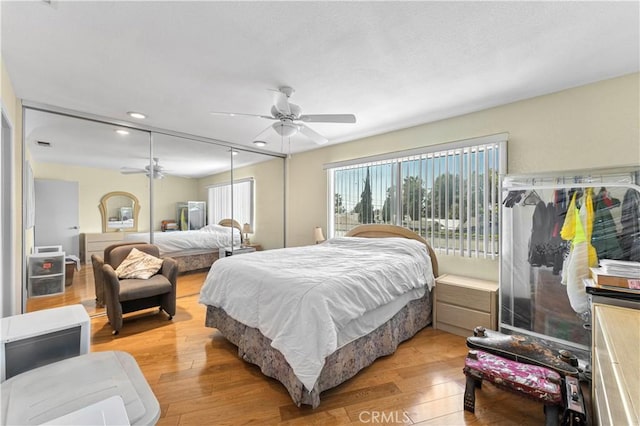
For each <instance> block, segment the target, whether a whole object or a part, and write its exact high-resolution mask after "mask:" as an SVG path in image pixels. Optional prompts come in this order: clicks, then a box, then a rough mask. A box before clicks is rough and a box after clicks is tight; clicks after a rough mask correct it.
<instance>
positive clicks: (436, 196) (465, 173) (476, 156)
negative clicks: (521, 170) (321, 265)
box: [325, 134, 507, 257]
mask: <svg viewBox="0 0 640 426" xmlns="http://www.w3.org/2000/svg"><path fill="white" fill-rule="evenodd" d="M506 140H507V135H506V134H500V135H492V136H487V137H482V138H474V139H469V140H464V141H456V142H451V143H447V144H441V145H437V146H435V147H434V146H430V147H425V148H423V149H418V150H411V151H404V152H398V153H392V154H387V155H384V156H378V157H369V158H366V159H361V160H360V161H358V160H351V161H349V162H347V164H345V163H334V164H330V165H326V166H325V168H326V169H327V170H328V179H329V182H328V183H329V184H328V188H329V203H328V204H329V206H330V207H329V209H330V211H329V215H328V216H329V218H330V219H329V226H328V234H329V236H342V235H344V234H345V233H346V232H347V231H348V230H350V229H351V228H353V227H355V226H357V225H359V224H363V223H388V224H394V225H399V226H403V227H406V228H409V229H411V230H413V231H414V232H416V233H418V234H419V235H422V236H423V237H425V238H426V239H427V241H429V242H430V244H431V246H432V247H433V248H434V249H438V250H439V251H440V252H444V253H446V254H454V255H460V256H483V257H494V256H495V255H497V253H498V249H499V238H498V232H499V227H498V221H499V216H500V215H499V211H500V205H501V203H500V200H499V199H498V197H499V191H498V189H499V188H498V186H499V184H500V179H499V176H500V175H502V174H504V173H506V166H505V164H506Z"/></svg>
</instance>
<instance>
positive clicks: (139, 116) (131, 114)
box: [127, 111, 147, 120]
mask: <svg viewBox="0 0 640 426" xmlns="http://www.w3.org/2000/svg"><path fill="white" fill-rule="evenodd" d="M127 114H129V117H133V118H137V119H138V120H144V119H145V118H147V116H146V115H144V114H143V113H141V112H135V111H129V112H128V113H127Z"/></svg>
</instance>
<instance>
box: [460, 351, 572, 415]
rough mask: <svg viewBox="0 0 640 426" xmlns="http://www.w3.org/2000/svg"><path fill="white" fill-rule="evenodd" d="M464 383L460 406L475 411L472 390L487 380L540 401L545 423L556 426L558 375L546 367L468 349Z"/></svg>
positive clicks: (559, 395)
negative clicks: (542, 406)
mask: <svg viewBox="0 0 640 426" xmlns="http://www.w3.org/2000/svg"><path fill="white" fill-rule="evenodd" d="M463 371H464V374H465V375H466V376H467V382H466V387H465V392H464V409H465V410H467V411H470V412H472V413H473V412H474V411H475V389H476V388H481V387H482V381H483V380H487V381H489V382H491V383H493V384H494V385H496V386H498V387H499V388H501V389H504V390H508V391H511V392H514V393H517V394H519V395H522V396H524V397H527V398H530V399H533V400H536V401H540V402H542V403H543V404H544V412H545V418H546V422H545V424H546V425H557V424H558V420H559V416H560V413H561V407H562V406H563V400H562V393H563V385H562V378H561V377H560V375H559V374H558V373H557V372H555V371H553V370H550V369H548V368H545V367H540V366H537V365H530V364H523V363H520V362H516V361H511V360H509V359H506V358H502V357H499V356H497V355H493V354H490V353H487V352H483V351H480V350H475V349H473V350H470V351H469V353H468V354H467V357H466V359H465V366H464V370H463Z"/></svg>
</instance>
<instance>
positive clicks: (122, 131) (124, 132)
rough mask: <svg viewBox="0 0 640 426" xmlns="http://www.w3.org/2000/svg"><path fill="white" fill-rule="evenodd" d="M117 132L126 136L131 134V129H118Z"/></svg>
mask: <svg viewBox="0 0 640 426" xmlns="http://www.w3.org/2000/svg"><path fill="white" fill-rule="evenodd" d="M116 133H117V134H119V135H121V136H126V135H128V134H129V131H128V130H125V129H116Z"/></svg>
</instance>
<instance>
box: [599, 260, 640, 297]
mask: <svg viewBox="0 0 640 426" xmlns="http://www.w3.org/2000/svg"><path fill="white" fill-rule="evenodd" d="M591 277H592V278H593V281H594V283H595V284H596V286H598V287H622V288H629V289H634V290H640V262H631V261H626V260H611V259H602V260H600V267H599V268H591Z"/></svg>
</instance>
